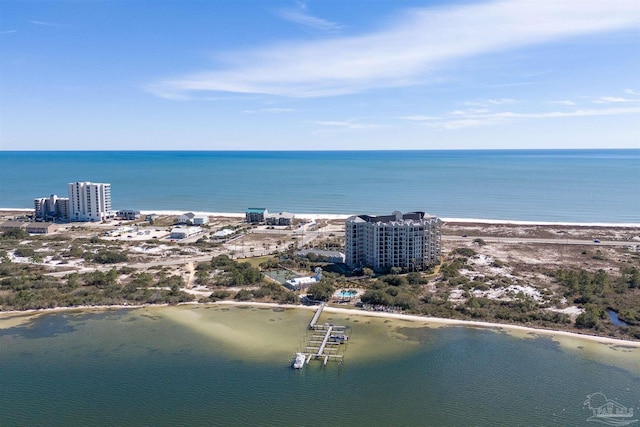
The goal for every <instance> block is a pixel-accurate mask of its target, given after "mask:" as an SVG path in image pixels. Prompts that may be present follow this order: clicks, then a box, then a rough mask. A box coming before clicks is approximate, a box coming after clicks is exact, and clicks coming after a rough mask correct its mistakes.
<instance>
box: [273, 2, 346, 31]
mask: <svg viewBox="0 0 640 427" xmlns="http://www.w3.org/2000/svg"><path fill="white" fill-rule="evenodd" d="M305 9H306V5H305V4H304V3H298V8H297V9H285V10H280V11H279V12H278V15H279V16H280V17H281V18H282V19H284V20H286V21H289V22H293V23H294V24H298V25H301V26H303V27H307V28H311V29H314V30H320V31H326V32H329V33H333V32H336V31H338V30H340V29H341V28H342V25H340V24H338V23H336V22H331V21H328V20H326V19H322V18H318V17H315V16H312V15H309V14H307V13H305V12H304V10H305Z"/></svg>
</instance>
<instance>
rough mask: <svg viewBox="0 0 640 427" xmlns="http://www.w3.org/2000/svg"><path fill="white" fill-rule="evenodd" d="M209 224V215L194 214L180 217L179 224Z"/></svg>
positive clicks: (188, 213)
mask: <svg viewBox="0 0 640 427" xmlns="http://www.w3.org/2000/svg"><path fill="white" fill-rule="evenodd" d="M208 223H209V217H208V216H207V215H198V214H195V213H193V212H187V213H184V214H182V215H180V216H179V217H178V224H193V225H204V224H208Z"/></svg>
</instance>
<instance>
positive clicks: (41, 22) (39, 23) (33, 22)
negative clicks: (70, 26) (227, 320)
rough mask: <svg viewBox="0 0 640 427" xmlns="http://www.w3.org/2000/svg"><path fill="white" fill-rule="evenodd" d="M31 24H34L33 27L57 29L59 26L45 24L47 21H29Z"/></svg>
mask: <svg viewBox="0 0 640 427" xmlns="http://www.w3.org/2000/svg"><path fill="white" fill-rule="evenodd" d="M29 22H30V23H31V24H33V25H42V26H45V27H55V26H57V25H58V24H55V23H53V22H45V21H33V20H32V21H29Z"/></svg>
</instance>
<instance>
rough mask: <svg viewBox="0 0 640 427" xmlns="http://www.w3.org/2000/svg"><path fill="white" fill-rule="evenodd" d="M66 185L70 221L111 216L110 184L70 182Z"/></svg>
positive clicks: (101, 218) (95, 219) (100, 218)
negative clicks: (67, 187)
mask: <svg viewBox="0 0 640 427" xmlns="http://www.w3.org/2000/svg"><path fill="white" fill-rule="evenodd" d="M68 186H69V219H70V220H71V221H102V220H103V219H106V218H109V217H111V216H112V212H111V184H104V183H95V182H70V183H69V184H68Z"/></svg>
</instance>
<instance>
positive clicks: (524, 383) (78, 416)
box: [0, 305, 640, 426]
mask: <svg viewBox="0 0 640 427" xmlns="http://www.w3.org/2000/svg"><path fill="white" fill-rule="evenodd" d="M312 314H313V312H312V311H310V310H304V309H282V308H275V309H273V308H263V307H224V306H212V305H207V306H202V305H201V306H179V307H155V308H153V307H150V308H142V309H111V310H104V311H82V310H79V311H65V312H57V313H52V314H46V315H42V314H40V315H33V314H24V315H14V316H9V317H8V318H7V316H6V315H5V317H4V318H3V320H2V321H0V380H1V385H0V387H1V390H2V392H1V393H0V408H1V410H0V425H3V426H19V425H21V426H22V425H30V426H38V425H42V426H52V425H64V426H76V425H77V426H86V425H92V426H102V425H104V426H107V425H109V426H113V425H149V426H151V425H153V426H161V425H225V426H226V425H229V426H234V425H239V426H240V425H269V426H271V425H272V426H282V425H314V426H315V425H331V426H371V425H389V426H391V425H393V426H400V425H415V426H421V425H432V426H460V425H474V426H500V425H503V426H515V425H527V426H529V425H541V426H542V425H544V426H552V425H557V426H580V425H585V424H586V420H587V419H588V418H589V417H590V416H591V415H592V410H591V409H589V407H588V406H585V405H583V403H584V402H585V400H586V399H587V397H588V395H590V394H592V393H595V392H602V393H604V394H605V395H606V396H607V397H608V398H609V399H612V400H615V401H616V402H618V403H619V404H621V405H624V406H626V407H629V408H634V410H635V411H637V410H638V407H639V406H640V349H638V348H635V349H632V348H627V347H625V346H611V345H606V344H599V343H594V342H591V341H587V340H582V339H569V338H567V339H564V340H563V339H562V338H560V339H557V340H552V339H551V338H548V337H541V336H535V335H527V334H524V335H522V336H512V335H509V334H506V333H505V332H504V331H494V330H483V329H473V328H466V327H464V328H463V327H445V328H440V329H436V328H434V325H432V324H431V325H430V324H428V323H426V322H416V321H403V320H397V319H383V318H372V317H365V316H358V315H357V314H354V315H350V314H339V315H338V314H332V313H327V312H325V313H323V315H322V316H321V318H320V321H321V322H331V323H334V324H343V325H346V326H347V327H348V328H349V334H350V337H351V339H350V340H349V342H348V344H347V350H346V352H345V361H344V363H343V364H342V365H337V364H336V363H331V362H330V363H328V365H327V366H326V367H324V368H323V367H322V364H321V363H320V362H311V364H309V365H307V366H306V367H305V368H304V369H302V370H293V369H291V368H290V367H289V363H290V359H291V357H292V356H293V354H294V352H295V351H296V348H297V347H298V346H299V345H300V343H301V341H302V338H303V337H304V333H305V329H306V326H307V324H308V322H309V320H310V318H311V316H312Z"/></svg>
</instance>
